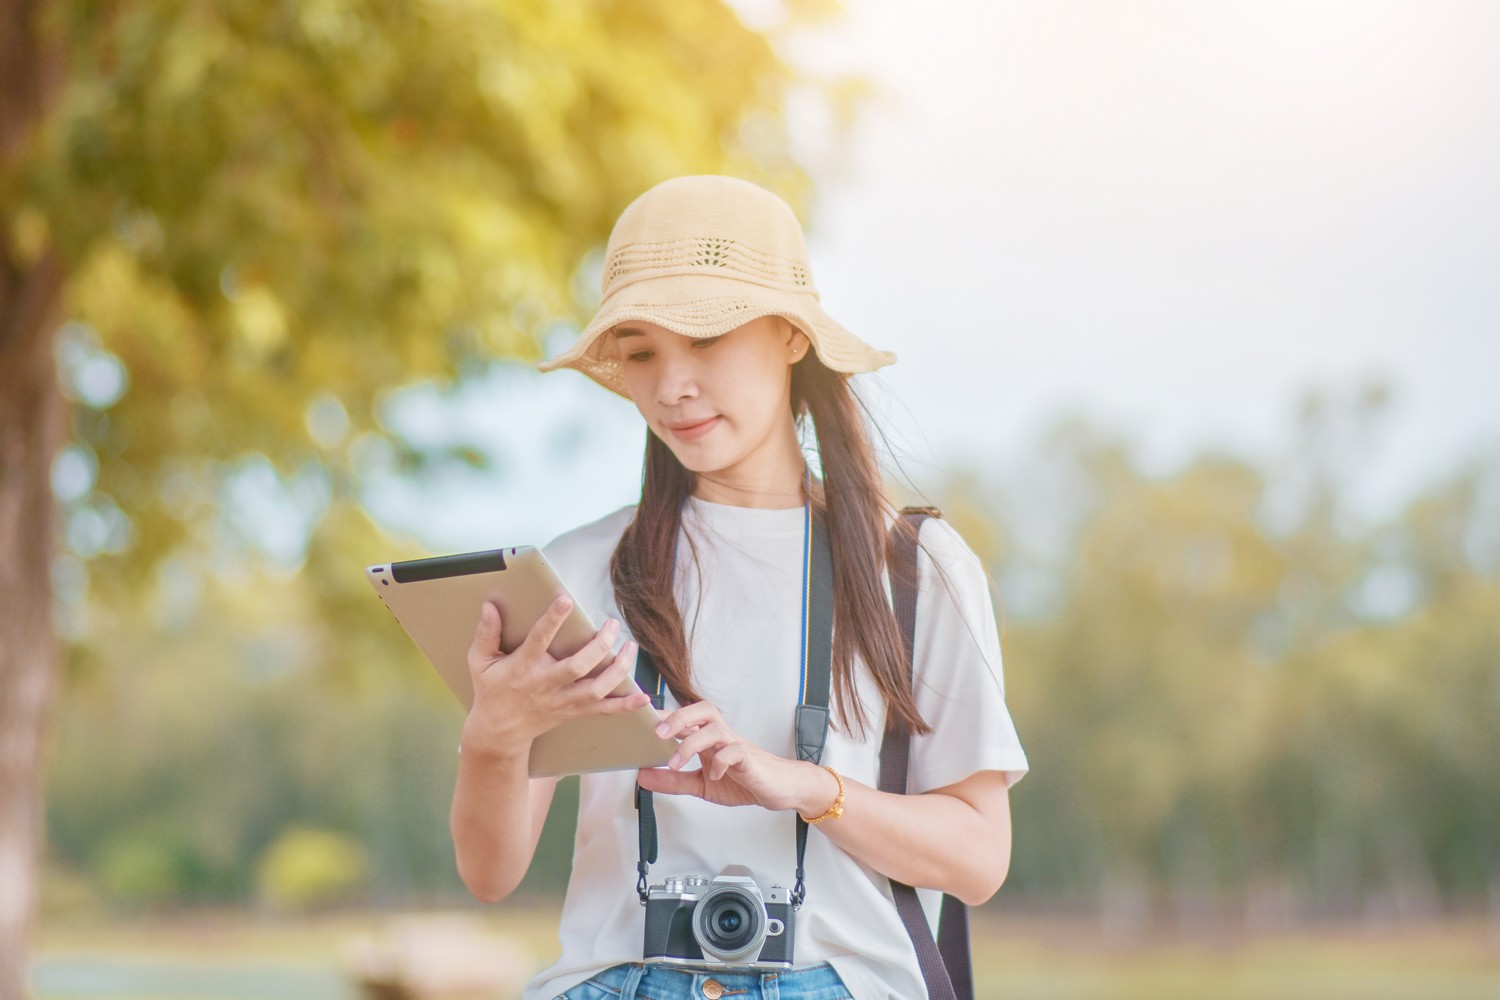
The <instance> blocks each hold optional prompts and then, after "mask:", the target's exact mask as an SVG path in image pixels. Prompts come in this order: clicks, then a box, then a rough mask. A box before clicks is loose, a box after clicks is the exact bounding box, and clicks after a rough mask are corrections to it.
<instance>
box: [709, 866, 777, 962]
mask: <svg viewBox="0 0 1500 1000" xmlns="http://www.w3.org/2000/svg"><path fill="white" fill-rule="evenodd" d="M693 937H694V938H695V939H697V941H698V947H699V948H701V949H703V954H704V956H705V957H708V958H715V959H718V960H719V961H721V962H744V961H754V960H755V958H756V957H757V956H759V954H760V946H761V944H762V943H763V942H764V941H765V939H766V911H765V907H764V906H763V905H761V901H760V899H759V898H757V896H755V895H752V894H751V893H750V892H749V891H748V890H747V889H745V888H744V887H741V886H737V885H717V886H715V887H714V888H712V889H710V890H709V891H708V892H706V893H704V895H703V897H702V898H701V899H700V900H698V907H697V909H696V910H695V911H694V913H693Z"/></svg>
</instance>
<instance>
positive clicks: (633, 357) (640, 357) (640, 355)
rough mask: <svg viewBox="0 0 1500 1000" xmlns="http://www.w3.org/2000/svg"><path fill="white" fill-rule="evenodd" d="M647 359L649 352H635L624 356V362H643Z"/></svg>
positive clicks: (649, 355)
mask: <svg viewBox="0 0 1500 1000" xmlns="http://www.w3.org/2000/svg"><path fill="white" fill-rule="evenodd" d="M649 357H651V352H650V351H636V352H635V353H634V354H627V355H625V360H626V361H645V360H646V359H647V358H649Z"/></svg>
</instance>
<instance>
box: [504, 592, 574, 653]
mask: <svg viewBox="0 0 1500 1000" xmlns="http://www.w3.org/2000/svg"><path fill="white" fill-rule="evenodd" d="M572 610H573V602H572V601H570V600H568V596H567V595H566V594H558V595H557V598H556V600H554V601H553V602H552V603H551V604H549V605H547V610H546V611H543V612H542V616H541V617H540V618H538V619H537V620H536V623H535V624H534V625H532V626H531V631H529V632H527V633H526V639H525V641H523V642H522V643H521V648H520V649H518V650H516V652H518V653H519V652H522V651H524V652H525V654H526V657H527V659H529V660H539V659H541V658H542V655H543V654H544V653H546V652H547V649H548V647H550V646H551V645H552V640H553V639H556V638H557V633H558V630H559V629H561V628H562V623H563V622H565V621H567V620H568V613H569V612H571V611H572Z"/></svg>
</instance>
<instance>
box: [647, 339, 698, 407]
mask: <svg viewBox="0 0 1500 1000" xmlns="http://www.w3.org/2000/svg"><path fill="white" fill-rule="evenodd" d="M656 395H657V399H658V400H659V401H661V402H662V403H666V404H669V405H670V404H673V403H677V402H680V401H681V400H684V399H691V398H693V397H694V396H696V395H698V374H697V370H696V366H695V365H694V364H693V359H692V356H691V355H690V354H689V353H688V352H686V351H683V352H677V351H673V352H670V353H668V352H663V354H662V357H661V361H660V363H659V364H658V365H657V380H656Z"/></svg>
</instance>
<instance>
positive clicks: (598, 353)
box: [537, 174, 896, 399]
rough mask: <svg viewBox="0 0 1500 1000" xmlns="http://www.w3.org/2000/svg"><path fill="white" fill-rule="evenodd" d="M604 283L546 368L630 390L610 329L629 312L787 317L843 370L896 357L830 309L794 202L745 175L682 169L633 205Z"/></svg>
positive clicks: (822, 356) (701, 319)
mask: <svg viewBox="0 0 1500 1000" xmlns="http://www.w3.org/2000/svg"><path fill="white" fill-rule="evenodd" d="M603 285H604V287H603V298H602V299H601V301H600V303H599V310H598V312H596V313H595V314H594V318H593V319H592V320H590V321H589V324H588V325H587V326H586V327H584V329H583V334H582V335H581V336H580V337H579V338H578V341H577V343H575V344H574V345H573V346H572V347H570V348H569V349H568V350H566V351H564V352H563V353H562V354H559V355H558V356H557V357H555V358H552V359H551V360H548V361H543V362H542V363H541V364H539V365H537V368H538V369H539V370H540V371H544V372H548V371H553V370H555V369H558V368H576V369H578V370H579V371H581V372H583V373H584V374H585V375H587V376H589V377H590V378H592V379H593V380H594V381H596V382H598V383H599V384H600V385H602V386H604V387H605V388H606V389H610V390H613V391H614V392H617V393H619V394H620V395H622V396H624V397H626V398H627V399H628V398H630V393H629V391H628V390H627V389H626V387H625V381H624V378H623V377H622V375H621V372H620V363H619V362H618V361H616V360H614V359H613V357H612V356H611V355H612V353H613V350H612V348H611V347H610V345H609V342H608V339H607V337H606V336H605V334H607V333H608V332H609V330H610V328H611V327H613V326H614V325H615V324H617V323H623V322H625V321H627V320H644V321H646V322H649V323H655V324H656V325H658V326H663V327H666V328H667V329H668V330H671V331H673V332H675V333H680V334H684V335H686V336H689V337H699V338H702V337H716V336H718V335H719V334H722V333H727V332H729V331H730V330H733V329H735V328H736V327H739V326H743V325H744V324H746V323H748V322H750V321H751V320H753V319H757V318H759V317H761V316H785V317H786V318H787V319H788V320H790V321H791V322H792V323H793V324H795V325H796V326H797V328H798V329H800V330H801V331H802V332H803V333H805V334H806V335H807V338H808V340H810V341H812V346H813V350H814V351H815V352H816V353H817V355H818V360H819V361H821V362H823V364H825V365H827V366H828V367H829V368H832V369H833V370H835V371H840V372H850V373H854V372H867V371H872V370H874V369H876V368H879V367H881V366H882V365H888V364H890V363H891V362H893V361H895V360H896V356H895V355H894V354H892V353H891V352H889V351H880V350H876V349H875V348H873V347H871V346H870V345H869V344H867V343H865V342H864V341H862V340H860V339H859V338H858V337H856V336H855V335H854V334H852V333H850V332H849V331H848V330H846V329H844V328H843V327H842V326H840V325H839V324H838V323H837V322H836V321H835V320H834V319H833V318H832V317H831V316H829V315H828V314H827V313H826V312H824V311H823V306H822V305H821V304H820V303H819V301H818V290H817V289H816V288H815V287H814V286H813V279H812V269H811V267H809V265H808V261H807V244H806V243H805V241H804V240H803V238H802V227H801V226H800V225H799V224H798V222H797V217H796V215H794V214H793V213H792V210H791V207H790V206H788V205H787V203H786V202H784V201H782V200H781V199H780V198H779V197H777V196H776V195H774V194H772V193H771V192H770V191H767V190H766V189H765V188H762V187H759V186H757V185H755V184H752V183H750V182H749V181H744V180H740V179H739V178H736V177H721V176H717V175H712V174H705V175H696V176H689V177H674V178H672V179H671V180H666V181H662V182H661V183H660V184H657V185H656V186H655V187H653V188H651V189H650V190H648V191H646V192H645V193H644V194H642V195H641V196H640V197H638V198H636V199H635V201H633V202H631V203H630V204H629V205H627V206H626V208H625V211H623V212H621V213H620V218H619V220H618V221H617V222H616V223H615V228H614V230H613V231H612V232H611V233H610V234H609V245H608V247H607V248H606V250H605V256H604V282H603Z"/></svg>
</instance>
